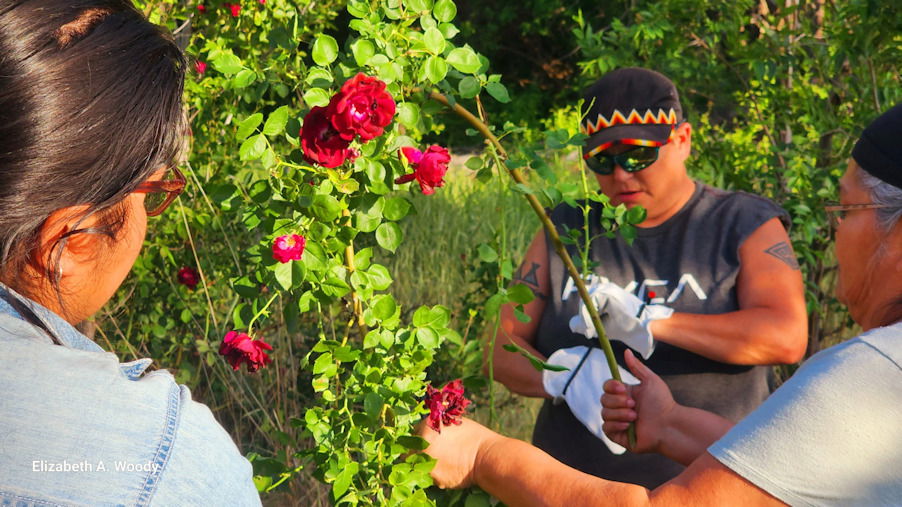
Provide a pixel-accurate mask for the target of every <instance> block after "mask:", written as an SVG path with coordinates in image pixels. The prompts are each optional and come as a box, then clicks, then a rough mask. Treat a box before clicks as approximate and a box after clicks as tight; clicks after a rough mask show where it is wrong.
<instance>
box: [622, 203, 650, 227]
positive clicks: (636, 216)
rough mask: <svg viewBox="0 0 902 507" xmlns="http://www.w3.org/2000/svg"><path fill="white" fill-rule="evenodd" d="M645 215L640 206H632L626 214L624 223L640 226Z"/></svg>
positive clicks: (646, 213) (643, 209)
mask: <svg viewBox="0 0 902 507" xmlns="http://www.w3.org/2000/svg"><path fill="white" fill-rule="evenodd" d="M647 215H648V212H647V211H646V210H645V208H643V207H642V206H633V207H632V208H630V209H629V210H628V211H627V212H626V222H627V223H629V224H632V225H637V224H641V223H642V222H644V221H645V217H646V216H647Z"/></svg>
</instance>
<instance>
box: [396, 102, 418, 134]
mask: <svg viewBox="0 0 902 507" xmlns="http://www.w3.org/2000/svg"><path fill="white" fill-rule="evenodd" d="M398 120H399V121H400V122H401V125H404V126H405V127H407V128H415V127H416V126H417V122H418V121H419V120H420V107H419V106H417V105H416V104H414V103H412V102H402V103H400V104H398Z"/></svg>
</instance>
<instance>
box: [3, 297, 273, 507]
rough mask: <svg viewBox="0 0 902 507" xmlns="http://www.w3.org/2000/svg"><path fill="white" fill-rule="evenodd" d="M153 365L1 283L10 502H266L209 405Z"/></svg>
mask: <svg viewBox="0 0 902 507" xmlns="http://www.w3.org/2000/svg"><path fill="white" fill-rule="evenodd" d="M11 300H15V301H18V302H19V303H20V304H23V305H26V306H27V307H28V308H30V309H31V310H32V311H33V312H34V314H35V315H36V316H37V317H38V318H39V319H40V320H41V321H43V323H44V324H45V325H46V326H47V328H48V329H51V330H53V331H54V333H55V334H56V336H57V337H58V338H59V340H60V341H61V342H62V344H63V345H62V346H60V345H54V344H53V343H52V342H51V340H50V338H49V337H48V336H47V335H46V333H44V332H43V331H42V330H40V329H39V328H37V327H35V326H33V325H32V324H29V323H28V322H26V321H25V320H24V319H23V318H22V317H21V315H20V314H19V313H18V312H17V311H16V310H15V309H14V307H13V306H12V305H11V304H10V303H9V301H11ZM150 364H151V360H150V359H139V360H137V361H132V362H129V363H120V362H119V361H118V359H117V358H116V356H115V355H113V354H112V353H109V352H104V351H103V349H101V348H100V347H99V346H98V345H97V344H96V343H94V342H93V341H91V340H90V339H88V338H87V337H86V336H84V335H82V334H81V333H79V332H78V331H77V330H75V328H73V327H72V326H71V325H69V324H68V323H66V322H65V321H63V320H62V319H61V318H60V317H58V316H57V315H55V314H54V313H53V312H51V311H50V310H48V309H46V308H44V307H43V306H41V305H38V304H37V303H35V302H33V301H31V300H29V299H27V298H25V297H23V296H21V295H19V294H17V293H15V292H14V291H13V290H11V289H9V288H8V287H6V286H4V285H2V284H0V506H17V507H18V506H22V507H26V506H41V507H44V506H50V505H129V506H131V505H164V506H165V505H178V506H189V505H198V506H200V505H203V506H217V505H229V506H233V505H234V506H241V505H260V497H259V495H258V494H257V491H256V488H255V487H254V484H253V480H252V470H251V465H250V463H249V462H248V461H247V460H246V459H244V457H243V456H242V455H241V454H240V453H239V451H238V448H237V447H236V446H235V443H234V442H233V441H232V439H231V437H230V436H229V435H228V434H227V433H226V432H225V430H223V428H222V426H220V425H219V423H218V422H216V419H214V418H213V414H212V413H211V412H210V410H209V409H208V408H207V407H206V406H205V405H203V404H200V403H197V402H195V401H192V399H191V393H190V392H189V391H188V388H187V387H185V386H182V385H178V384H176V383H175V379H174V378H173V377H172V375H171V374H170V373H169V372H167V371H164V370H158V371H154V372H151V373H147V374H144V370H146V369H147V367H148V366H150Z"/></svg>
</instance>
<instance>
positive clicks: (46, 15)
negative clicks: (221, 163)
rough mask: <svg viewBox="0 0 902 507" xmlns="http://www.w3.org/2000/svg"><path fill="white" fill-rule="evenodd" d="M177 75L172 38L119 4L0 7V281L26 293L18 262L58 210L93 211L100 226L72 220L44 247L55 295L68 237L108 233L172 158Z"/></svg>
mask: <svg viewBox="0 0 902 507" xmlns="http://www.w3.org/2000/svg"><path fill="white" fill-rule="evenodd" d="M184 77H185V59H184V56H183V55H182V53H181V51H180V50H179V49H178V47H177V46H176V45H175V43H174V42H173V41H172V38H171V37H170V36H169V35H168V34H167V33H166V32H165V31H164V30H162V29H160V28H159V27H156V26H155V25H153V24H151V23H149V22H148V21H147V20H146V19H145V18H144V16H143V15H142V14H141V13H140V12H138V11H137V10H136V9H135V8H134V6H133V5H132V4H131V3H130V2H129V1H128V0H5V1H4V2H3V3H2V4H0V274H2V276H3V282H5V283H6V284H8V285H10V286H11V287H12V288H14V289H16V290H17V291H18V292H21V293H23V294H25V295H29V294H30V291H31V290H32V289H33V283H32V282H33V280H27V279H25V277H24V276H23V268H24V266H25V265H26V263H27V262H28V261H29V260H30V259H33V258H34V257H35V255H36V247H37V244H38V241H37V239H38V235H39V232H40V229H41V226H42V225H43V224H44V222H45V221H46V220H47V218H48V217H49V215H50V214H51V213H52V212H54V211H56V210H58V209H61V208H66V207H70V206H77V205H85V206H86V207H87V211H86V212H85V213H84V214H83V215H81V216H79V217H73V218H78V219H80V220H83V219H84V218H86V217H88V216H92V215H96V216H97V218H98V219H99V225H98V226H95V227H92V228H90V229H87V228H79V227H78V226H76V227H75V228H74V230H72V231H70V232H68V233H67V234H66V235H64V237H63V238H62V239H61V240H60V241H59V242H57V244H56V245H54V247H53V248H51V252H50V258H49V259H46V262H45V264H46V265H47V266H48V267H47V273H46V276H47V277H48V278H49V280H50V281H51V282H52V286H53V287H54V288H55V290H56V291H57V294H59V271H58V269H57V266H58V262H59V257H60V255H61V252H62V250H63V248H65V243H66V240H67V238H68V237H71V236H72V235H74V234H83V233H100V234H104V235H106V236H108V237H109V238H111V239H115V238H116V236H117V234H118V232H119V230H120V229H121V227H122V225H123V220H124V217H125V211H126V210H125V208H124V204H123V201H124V199H125V197H126V196H127V195H128V194H129V193H131V192H132V191H133V190H134V189H135V188H136V187H137V186H138V185H139V184H140V183H141V182H143V181H145V180H146V179H147V178H149V177H150V175H151V174H153V173H154V172H155V171H157V170H159V169H161V168H163V167H166V166H170V165H172V164H173V163H175V161H176V159H177V158H178V157H179V156H180V153H181V151H182V147H183V142H184V138H185V137H184V135H185V132H186V122H185V118H184V113H183V110H182V91H183V85H184ZM79 222H80V221H79ZM29 320H31V319H29ZM42 327H43V326H42Z"/></svg>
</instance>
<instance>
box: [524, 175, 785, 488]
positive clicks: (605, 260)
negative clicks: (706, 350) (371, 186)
mask: <svg viewBox="0 0 902 507" xmlns="http://www.w3.org/2000/svg"><path fill="white" fill-rule="evenodd" d="M600 213H601V206H600V205H599V204H598V203H593V207H592V209H591V211H590V214H589V224H590V227H591V228H592V236H596V235H599V234H601V230H600V225H599V224H600V217H601V215H600ZM774 217H779V218H780V219H781V220H782V221H783V222H784V225H788V216H787V214H786V212H785V211H783V210H782V209H781V208H780V207H779V206H777V205H775V204H774V203H772V202H771V201H769V200H767V199H765V198H762V197H758V196H754V195H751V194H747V193H744V192H728V191H725V190H720V189H716V188H713V187H710V186H707V185H704V184H702V183H696V187H695V192H694V193H693V195H692V197H691V198H690V199H689V201H688V202H687V203H686V205H685V206H683V208H682V209H681V210H680V211H679V212H677V214H676V215H674V216H673V217H671V218H670V219H668V220H667V221H666V222H664V223H663V224H661V225H658V226H656V227H649V228H638V229H637V237H636V239H635V241H634V242H633V245H632V246H628V245H627V244H626V242H625V241H624V240H623V239H622V238H621V237H620V236H619V235H618V236H617V237H616V238H613V239H609V238H606V237H604V236H602V237H599V238H597V239H595V240H594V241H593V242H592V244H591V249H590V258H591V260H593V261H595V262H597V263H598V266H597V267H596V268H595V270H594V274H593V275H591V276H590V277H589V280H587V282H588V285H590V286H591V285H592V284H593V283H599V282H600V280H601V278H602V277H605V278H608V279H609V280H610V281H612V282H614V283H616V284H617V285H619V286H621V287H623V288H625V289H626V290H628V291H631V292H633V293H634V294H636V295H638V296H639V297H640V298H643V299H644V298H645V297H646V294H647V293H648V292H649V291H654V293H655V300H654V301H653V302H655V303H659V304H665V305H667V306H670V307H671V308H673V309H674V310H675V311H677V312H685V313H699V314H720V313H727V312H732V311H736V310H738V309H739V304H738V301H737V295H736V278H737V276H738V275H739V270H740V268H741V265H740V262H739V247H740V246H741V245H742V243H743V241H745V239H746V238H748V237H749V235H751V233H752V232H754V231H755V230H756V229H758V227H760V226H761V225H762V224H764V223H765V222H767V221H768V220H770V219H772V218H774ZM551 219H552V221H553V222H554V223H555V225H556V226H557V227H558V231H559V232H561V233H562V234H563V230H564V227H563V226H566V227H568V228H570V229H574V228H582V227H583V226H584V221H583V215H582V211H581V210H580V209H577V208H571V207H569V206H567V205H561V206H559V207H557V208H556V209H555V210H554V211H553V212H552V214H551ZM546 239H547V238H546ZM546 243H547V244H548V259H549V270H550V276H551V285H550V287H551V295H550V298H549V300H548V301H547V302H546V307H545V311H544V313H543V314H542V320H541V323H540V324H539V329H538V333H537V335H536V343H535V346H536V348H537V349H538V350H539V352H541V353H542V354H545V355H546V356H549V355H551V353H552V352H554V351H555V350H558V349H562V348H567V347H573V346H576V345H589V346H598V345H597V341H595V340H587V339H586V338H585V337H584V336H583V335H579V334H574V333H572V332H571V331H570V327H569V321H570V318H571V317H572V316H573V315H574V314H575V313H576V310H577V306H578V304H579V294H577V292H576V288H575V286H574V285H573V282H572V280H571V279H570V276H569V275H568V274H567V271H566V268H564V265H563V263H562V262H561V260H560V258H558V256H557V255H556V254H555V252H554V249H553V246H552V245H551V241H550V240H548V241H546ZM568 250H569V252H570V255H571V256H573V257H576V250H575V248H574V247H573V246H568ZM612 345H613V348H614V353H615V355H616V356H617V358H618V362H619V363H621V364H623V352H624V350H625V348H626V347H625V346H624V345H623V344H622V343H620V342H616V341H615V342H612ZM646 364H647V365H648V366H649V367H650V368H651V369H652V370H653V371H655V372H656V373H657V374H658V375H660V376H661V377H662V378H663V379H664V381H665V382H666V383H667V385H668V386H669V387H670V389H671V391H672V392H673V396H674V399H675V400H676V401H677V403H680V404H683V405H688V406H692V407H698V408H702V409H705V410H709V411H711V412H715V413H717V414H720V415H721V416H723V417H726V418H728V419H731V420H734V421H737V420H739V419H741V418H742V417H743V416H745V415H746V414H748V413H749V412H751V411H752V410H753V409H754V408H755V407H756V406H758V404H760V403H761V402H762V401H763V400H764V399H765V398H766V397H767V395H768V394H769V393H770V382H769V379H770V373H771V369H770V368H769V367H764V366H737V365H730V364H725V363H721V362H718V361H713V360H711V359H707V358H705V357H702V356H700V355H697V354H694V353H692V352H689V351H687V350H684V349H681V348H678V347H675V346H673V345H669V344H667V343H662V342H658V343H657V346H656V348H655V352H654V354H653V355H652V356H651V358H649V360H648V361H646ZM621 367H622V366H621ZM533 443H534V444H535V445H536V446H538V447H539V448H541V449H543V450H545V451H546V452H548V453H549V454H551V455H552V456H554V457H555V458H557V459H558V460H560V461H562V462H563V463H566V464H567V465H570V466H572V467H574V468H577V469H579V470H582V471H584V472H586V473H590V474H593V475H596V476H599V477H604V478H606V479H609V480H616V481H621V482H632V483H636V484H641V485H643V486H646V487H649V488H653V487H656V486H658V485H660V484H662V483H664V482H666V481H668V480H670V479H671V478H673V477H674V476H676V475H677V474H679V473H680V472H681V471H682V469H683V467H682V466H681V465H679V464H677V463H675V462H673V461H671V460H669V459H667V458H664V457H662V456H658V455H650V454H649V455H640V454H632V453H629V452H627V453H625V454H623V455H621V456H616V455H613V454H611V453H610V452H609V451H608V450H607V447H605V446H604V444H603V443H602V442H601V440H599V439H598V438H597V437H595V436H594V435H592V434H591V433H589V431H588V430H587V429H586V428H585V427H584V426H583V425H582V423H580V422H579V420H577V419H576V417H574V416H573V414H572V413H571V412H570V409H569V408H568V407H567V405H566V403H563V404H560V405H554V404H552V403H551V402H550V401H546V402H545V404H544V405H543V406H542V409H541V411H540V412H539V416H538V419H537V420H536V425H535V429H534V432H533Z"/></svg>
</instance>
